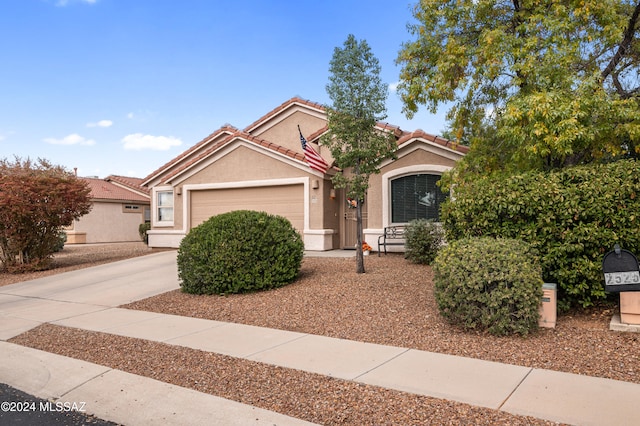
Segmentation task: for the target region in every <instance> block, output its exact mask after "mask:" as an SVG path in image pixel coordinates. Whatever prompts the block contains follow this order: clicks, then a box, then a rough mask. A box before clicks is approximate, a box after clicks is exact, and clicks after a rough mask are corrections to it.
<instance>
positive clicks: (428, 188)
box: [391, 174, 448, 223]
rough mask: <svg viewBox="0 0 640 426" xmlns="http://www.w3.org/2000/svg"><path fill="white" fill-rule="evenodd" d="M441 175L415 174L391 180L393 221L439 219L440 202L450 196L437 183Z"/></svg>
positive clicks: (405, 221)
mask: <svg viewBox="0 0 640 426" xmlns="http://www.w3.org/2000/svg"><path fill="white" fill-rule="evenodd" d="M439 180H440V175H432V174H415V175H408V176H402V177H399V178H396V179H393V180H391V222H392V223H407V222H410V221H412V220H414V219H433V220H435V221H438V220H439V212H440V204H441V203H442V202H443V201H444V200H445V199H446V198H447V197H448V194H444V193H443V192H442V191H441V190H440V187H439V186H438V185H437V183H438V181H439Z"/></svg>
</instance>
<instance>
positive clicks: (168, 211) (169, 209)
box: [156, 191, 173, 222]
mask: <svg viewBox="0 0 640 426" xmlns="http://www.w3.org/2000/svg"><path fill="white" fill-rule="evenodd" d="M156 201H157V204H156V206H157V213H158V222H173V191H158V192H157V193H156Z"/></svg>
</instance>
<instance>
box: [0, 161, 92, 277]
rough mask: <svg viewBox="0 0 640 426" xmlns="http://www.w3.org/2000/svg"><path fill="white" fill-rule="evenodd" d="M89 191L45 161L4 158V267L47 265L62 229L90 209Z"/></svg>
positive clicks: (0, 170) (0, 201)
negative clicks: (11, 160)
mask: <svg viewBox="0 0 640 426" xmlns="http://www.w3.org/2000/svg"><path fill="white" fill-rule="evenodd" d="M89 191H90V190H89V188H88V186H87V184H86V183H85V182H83V181H81V180H80V179H78V178H77V177H76V176H75V175H74V174H73V173H71V172H68V171H66V170H65V169H64V168H63V167H61V166H54V165H52V164H51V163H49V162H48V161H46V160H43V159H39V160H38V161H37V162H32V161H31V160H29V159H27V160H24V161H23V160H21V159H19V158H16V159H15V161H14V162H10V161H8V160H6V159H0V262H2V264H1V265H0V267H2V268H3V269H5V270H7V271H9V272H22V271H27V270H39V269H45V268H46V267H47V266H48V264H49V261H50V260H51V256H52V254H53V253H54V252H55V250H56V248H57V246H58V245H59V238H60V233H61V232H62V230H63V228H64V227H65V226H69V225H71V224H72V223H73V221H74V220H75V219H78V218H79V217H81V216H82V215H85V214H87V213H89V211H90V210H91V201H90V200H89Z"/></svg>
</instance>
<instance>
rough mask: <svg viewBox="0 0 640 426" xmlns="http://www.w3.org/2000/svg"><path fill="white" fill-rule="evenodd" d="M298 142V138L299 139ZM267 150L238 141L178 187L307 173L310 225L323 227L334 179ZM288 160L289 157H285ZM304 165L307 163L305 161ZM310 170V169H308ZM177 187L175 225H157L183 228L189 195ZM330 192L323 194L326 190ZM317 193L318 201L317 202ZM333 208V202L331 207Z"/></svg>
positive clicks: (284, 177) (275, 178) (299, 175)
mask: <svg viewBox="0 0 640 426" xmlns="http://www.w3.org/2000/svg"><path fill="white" fill-rule="evenodd" d="M298 144H299V142H298ZM273 155H275V154H272V153H270V152H267V151H264V152H263V151H262V150H261V149H260V148H249V147H247V146H242V145H238V146H237V147H235V148H234V149H232V150H230V151H229V152H227V153H226V154H225V155H223V156H220V157H219V158H217V159H216V161H215V162H213V163H211V164H209V165H207V166H206V167H204V168H202V169H201V170H199V171H198V172H196V173H194V174H193V175H192V176H189V177H187V178H186V179H184V180H182V181H180V182H179V183H178V185H177V188H184V187H189V186H190V185H203V184H204V185H211V184H221V183H230V182H248V181H265V180H269V181H271V180H278V179H291V178H300V177H308V178H309V180H310V184H309V201H310V208H309V226H310V228H311V229H322V228H323V227H324V218H325V214H324V212H325V206H327V204H326V203H327V200H328V193H329V189H328V185H329V186H330V185H331V182H330V181H328V180H323V179H322V178H320V177H319V176H317V175H314V174H313V173H311V172H310V171H309V172H306V171H305V170H304V169H301V168H299V167H296V166H294V165H292V164H288V163H287V162H283V161H282V160H283V158H282V157H279V158H274V157H272V156H273ZM284 160H285V161H287V160H286V159H284ZM303 167H304V168H306V166H304V165H303ZM309 170H310V169H309ZM314 181H318V189H313V186H314V185H313V182H314ZM177 192H178V191H177V190H176V191H174V226H173V227H172V228H167V227H163V228H158V229H176V230H177V229H182V228H183V224H184V222H183V221H184V212H183V211H182V209H183V197H184V196H185V195H186V194H185V191H184V190H181V191H180V192H182V194H180V195H178V194H177ZM325 192H326V193H327V196H324V193H325ZM314 197H315V203H314V201H313V200H314ZM326 208H330V205H328V207H326Z"/></svg>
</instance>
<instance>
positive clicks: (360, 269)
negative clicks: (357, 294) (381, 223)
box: [356, 200, 364, 274]
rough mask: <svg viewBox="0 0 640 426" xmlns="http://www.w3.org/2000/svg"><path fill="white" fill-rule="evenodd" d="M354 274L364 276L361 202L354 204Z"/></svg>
mask: <svg viewBox="0 0 640 426" xmlns="http://www.w3.org/2000/svg"><path fill="white" fill-rule="evenodd" d="M356 273H358V274H364V255H363V254H362V200H358V201H357V204H356Z"/></svg>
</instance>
